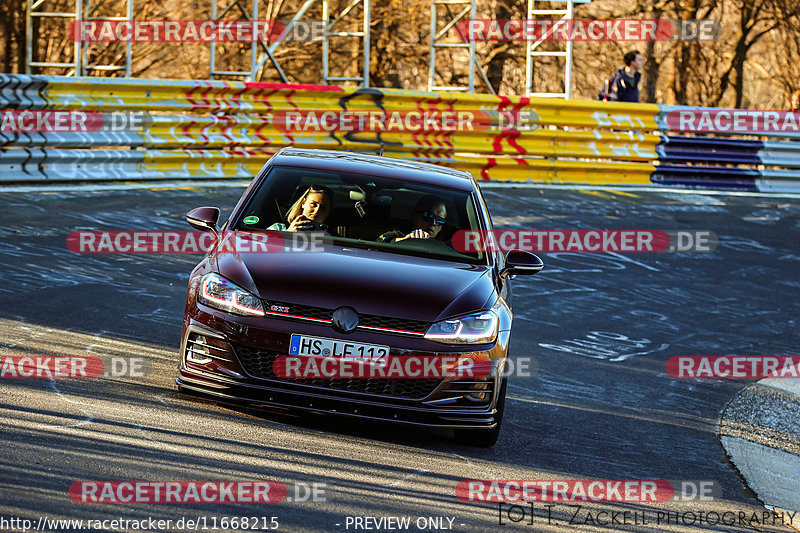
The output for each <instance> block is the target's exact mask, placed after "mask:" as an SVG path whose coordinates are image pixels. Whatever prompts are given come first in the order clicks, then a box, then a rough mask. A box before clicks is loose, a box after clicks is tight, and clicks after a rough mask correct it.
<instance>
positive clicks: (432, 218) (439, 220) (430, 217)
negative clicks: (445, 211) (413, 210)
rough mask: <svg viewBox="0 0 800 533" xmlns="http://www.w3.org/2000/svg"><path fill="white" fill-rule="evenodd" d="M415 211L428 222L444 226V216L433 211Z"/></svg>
mask: <svg viewBox="0 0 800 533" xmlns="http://www.w3.org/2000/svg"><path fill="white" fill-rule="evenodd" d="M417 213H419V214H421V215H422V218H424V219H425V220H427V221H428V222H431V223H433V224H436V225H437V226H444V223H445V222H446V221H447V219H446V218H444V217H440V216H436V215H434V214H433V213H431V212H430V211H417Z"/></svg>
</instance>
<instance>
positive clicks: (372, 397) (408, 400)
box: [176, 306, 508, 429]
mask: <svg viewBox="0 0 800 533" xmlns="http://www.w3.org/2000/svg"><path fill="white" fill-rule="evenodd" d="M201 307H202V309H197V308H194V309H193V310H192V312H191V313H188V314H187V317H186V318H185V321H184V331H183V338H182V343H181V355H180V366H179V376H178V378H177V379H176V383H177V384H178V387H179V389H180V390H183V391H191V392H196V393H202V394H205V395H210V396H212V397H215V398H217V399H219V400H221V401H226V402H235V403H237V404H240V405H241V404H245V405H251V406H259V407H270V408H276V409H279V410H287V409H288V410H292V411H298V410H299V411H304V412H310V413H325V414H336V415H344V416H348V417H354V418H360V419H368V420H378V421H386V422H395V423H402V424H412V425H416V426H424V427H430V428H485V429H491V428H494V427H495V426H496V425H497V424H498V419H497V416H498V413H497V409H496V405H497V396H498V391H499V382H500V380H499V375H500V373H501V372H502V368H503V364H504V361H505V348H506V347H507V339H508V335H507V332H505V334H504V335H501V337H500V338H498V341H496V342H495V343H494V344H493V345H491V346H488V347H486V346H482V347H481V348H484V350H482V351H478V352H469V354H473V355H479V356H482V357H485V358H487V359H489V360H491V361H492V367H493V370H492V372H491V373H490V374H489V375H488V376H485V377H484V378H481V379H477V378H473V379H469V380H466V379H460V378H446V379H438V380H432V379H430V378H428V379H424V380H415V379H410V378H406V379H400V380H390V379H386V378H383V379H378V380H372V379H363V378H362V379H360V380H358V381H357V382H354V380H346V379H338V380H313V381H312V380H306V381H305V382H304V380H300V379H291V380H287V379H280V378H277V377H275V376H274V375H270V374H269V373H268V372H266V373H265V372H264V371H261V370H259V374H256V370H254V369H259V368H261V367H260V366H258V367H254V366H253V360H252V359H253V357H254V356H253V353H254V352H259V353H260V356H261V357H265V358H266V357H270V356H274V355H278V354H280V355H285V354H286V353H288V352H287V350H288V348H287V347H288V342H289V341H288V339H289V337H290V335H291V333H299V334H306V335H316V336H323V337H331V336H333V335H335V333H334V332H333V330H332V329H331V328H330V327H328V326H324V325H316V324H305V323H298V322H292V321H287V320H280V319H265V318H258V319H255V318H242V317H231V316H230V315H226V314H223V313H219V314H217V313H216V312H215V310H212V309H210V308H205V306H201ZM353 341H354V342H366V343H370V342H371V343H375V344H385V345H389V346H390V347H391V352H390V355H431V354H436V353H442V354H448V355H453V354H454V353H463V352H432V351H430V348H431V346H430V345H431V344H433V343H430V342H429V341H424V340H421V339H407V338H401V337H395V336H392V335H382V334H373V333H364V334H361V335H360V338H354V339H353ZM198 346H201V347H204V348H200V349H201V350H202V351H203V355H205V356H206V358H207V359H209V361H208V362H207V363H205V364H197V363H194V362H192V361H191V360H188V359H187V352H188V353H191V352H192V351H193V350H195V351H196V350H198ZM423 348H427V350H423ZM436 348H438V346H436ZM243 355H245V358H243V357H242V356H243ZM262 366H264V365H262ZM370 381H372V382H373V383H367V382H370ZM345 382H346V383H345ZM377 382H380V383H377ZM387 382H395V383H387ZM400 382H402V383H400ZM422 382H424V383H422ZM309 383H311V384H309Z"/></svg>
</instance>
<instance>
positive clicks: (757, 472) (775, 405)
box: [720, 379, 800, 512]
mask: <svg viewBox="0 0 800 533" xmlns="http://www.w3.org/2000/svg"><path fill="white" fill-rule="evenodd" d="M720 441H721V442H722V446H723V447H724V448H725V451H726V453H727V454H728V457H729V458H730V460H731V462H732V463H733V464H734V466H736V468H737V469H738V470H739V472H740V473H741V475H742V477H743V478H744V479H745V481H746V483H747V486H748V487H749V488H750V489H751V490H753V492H755V493H756V495H757V496H758V498H759V499H760V500H761V501H762V502H763V503H764V504H765V505H766V506H767V507H772V508H776V510H786V511H789V512H800V380H797V379H762V380H760V381H758V382H756V383H754V384H753V385H750V386H749V387H747V388H745V389H743V390H742V391H740V392H739V393H738V394H737V395H736V396H735V397H734V398H733V399H732V400H731V401H730V403H728V405H727V406H726V407H725V411H724V412H723V414H722V420H721V422H720Z"/></svg>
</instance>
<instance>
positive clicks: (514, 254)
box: [500, 250, 544, 278]
mask: <svg viewBox="0 0 800 533" xmlns="http://www.w3.org/2000/svg"><path fill="white" fill-rule="evenodd" d="M542 268H544V263H542V260H541V259H539V257H538V256H537V255H536V254H532V253H530V252H523V251H521V250H511V251H510V252H508V255H507V256H506V266H505V267H503V270H501V271H500V277H501V278H502V277H503V276H506V275H508V274H513V275H517V274H536V273H537V272H539V271H540V270H542Z"/></svg>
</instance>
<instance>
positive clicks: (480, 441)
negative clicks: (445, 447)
mask: <svg viewBox="0 0 800 533" xmlns="http://www.w3.org/2000/svg"><path fill="white" fill-rule="evenodd" d="M507 383H508V378H504V379H503V382H502V384H501V385H500V395H499V396H498V397H497V414H496V415H495V418H496V420H497V424H495V426H494V427H493V428H491V429H483V428H477V429H456V430H454V431H453V433H454V435H455V440H457V441H459V442H461V443H463V444H466V445H468V446H476V447H479V448H491V447H492V446H494V445H495V443H496V442H497V438H498V437H499V436H500V426H501V425H502V422H503V412H504V411H505V406H506V385H507Z"/></svg>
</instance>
